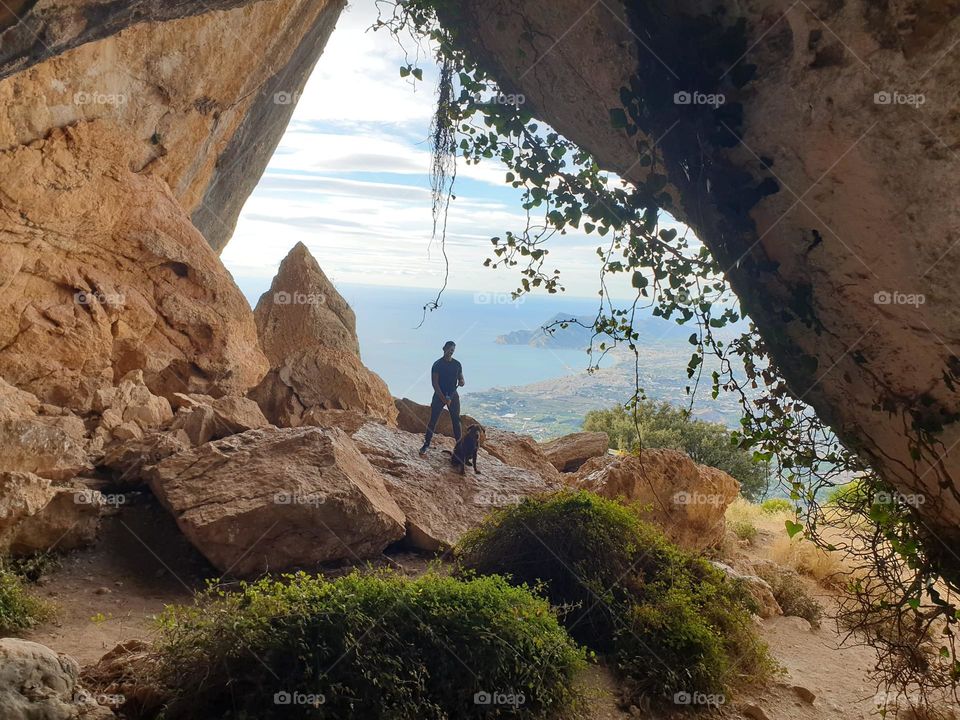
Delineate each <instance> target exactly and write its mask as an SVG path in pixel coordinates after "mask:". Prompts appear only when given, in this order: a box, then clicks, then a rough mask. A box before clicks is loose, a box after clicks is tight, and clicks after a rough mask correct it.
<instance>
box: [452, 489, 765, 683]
mask: <svg viewBox="0 0 960 720" xmlns="http://www.w3.org/2000/svg"><path fill="white" fill-rule="evenodd" d="M456 555H457V564H458V570H457V572H458V573H461V574H462V573H474V572H476V573H483V574H493V573H495V574H502V575H505V576H508V577H509V578H510V579H511V581H512V582H514V583H523V584H531V583H536V582H538V581H539V582H541V583H542V587H543V590H544V592H546V594H547V596H548V597H549V599H550V601H551V603H552V604H553V605H554V606H556V607H557V608H559V610H560V612H561V620H562V621H563V623H564V625H566V627H567V629H568V631H569V632H570V634H571V635H573V637H574V638H576V639H578V640H580V641H581V642H583V643H584V644H586V645H587V646H588V647H590V648H592V649H594V650H597V651H599V652H603V653H607V654H609V655H610V656H611V657H612V659H613V660H614V661H615V663H616V665H617V666H618V667H619V669H620V670H621V672H622V673H623V675H624V679H625V681H626V682H625V684H626V685H627V687H628V688H629V692H630V694H632V695H634V696H637V697H639V696H646V697H649V698H650V699H651V700H654V701H661V702H664V701H669V700H671V699H672V696H673V694H674V693H677V692H706V693H714V692H717V691H718V689H721V688H727V687H728V686H729V685H730V684H731V678H730V677H729V675H728V671H729V669H730V668H731V667H732V665H733V663H734V662H736V663H737V664H738V666H739V667H738V670H740V671H742V672H746V673H748V674H753V675H754V676H756V677H763V676H764V675H766V674H767V673H768V672H769V671H770V670H771V669H772V663H771V661H770V660H769V657H768V655H767V651H766V647H765V645H764V644H763V643H762V642H761V641H760V640H758V639H757V637H756V635H755V634H754V632H753V629H752V621H751V619H750V608H751V607H752V601H751V600H750V599H749V595H748V593H747V592H746V591H745V589H744V588H743V587H742V586H741V585H739V584H735V583H732V582H731V581H729V580H727V579H726V577H725V576H724V575H723V574H722V573H720V572H719V571H718V570H716V569H714V568H713V567H712V566H711V565H710V564H709V563H707V562H706V561H705V560H703V559H702V558H699V557H695V556H693V555H691V554H689V553H686V552H684V551H683V550H681V549H680V548H678V547H676V546H675V545H673V544H671V543H670V542H669V541H668V540H667V539H666V538H665V537H664V535H663V534H662V533H661V532H660V531H659V530H657V529H656V528H654V527H653V526H651V525H649V524H647V523H645V522H644V521H642V520H641V519H640V517H639V515H638V514H637V512H636V510H635V509H634V508H632V507H628V506H624V505H621V504H619V503H617V502H614V501H611V500H605V499H603V498H600V497H598V496H596V495H593V494H591V493H588V492H573V491H563V492H560V493H557V494H555V495H551V496H546V497H541V498H534V499H527V500H525V501H524V502H522V503H521V504H520V505H517V506H514V507H510V508H506V509H503V510H499V511H496V512H495V513H493V514H491V515H490V516H488V517H487V519H486V520H485V521H484V522H483V523H482V524H481V525H480V527H478V528H476V529H475V530H473V531H471V532H470V533H468V534H467V535H466V536H464V538H463V539H462V540H461V541H460V543H459V544H458V546H457V548H456Z"/></svg>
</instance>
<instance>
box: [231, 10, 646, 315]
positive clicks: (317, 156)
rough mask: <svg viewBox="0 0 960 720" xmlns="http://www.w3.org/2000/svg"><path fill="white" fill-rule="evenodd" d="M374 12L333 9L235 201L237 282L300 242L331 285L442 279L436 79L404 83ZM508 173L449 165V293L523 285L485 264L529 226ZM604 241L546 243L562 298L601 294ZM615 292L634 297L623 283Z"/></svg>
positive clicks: (579, 236)
mask: <svg viewBox="0 0 960 720" xmlns="http://www.w3.org/2000/svg"><path fill="white" fill-rule="evenodd" d="M375 20H376V9H375V6H374V0H355V1H354V2H352V3H351V4H350V6H349V7H348V8H347V9H346V10H345V11H344V13H343V14H342V15H341V17H340V20H339V22H338V23H337V28H336V30H335V31H334V32H333V34H332V36H331V37H330V40H329V42H328V43H327V46H326V48H325V50H324V52H323V54H322V56H321V57H320V59H319V61H318V63H317V66H316V68H315V69H314V71H313V74H312V75H311V77H310V79H309V80H308V82H307V84H306V87H305V88H304V91H303V92H302V94H301V95H300V97H299V100H298V103H297V106H296V110H295V112H294V115H293V118H292V120H291V122H290V125H289V126H288V128H287V131H286V133H285V134H284V136H283V138H282V139H281V141H280V144H279V146H278V148H277V150H276V152H275V154H274V156H273V158H272V159H271V161H270V163H269V165H268V167H267V169H266V172H265V173H264V175H263V177H262V178H261V180H260V182H259V184H258V185H257V187H256V189H255V190H254V192H253V193H252V194H251V196H250V197H249V198H248V200H247V202H246V204H245V205H244V208H243V210H242V212H241V214H240V218H239V221H238V223H237V229H236V232H235V234H234V236H233V238H232V239H231V240H230V243H229V244H228V245H227V247H226V249H225V250H224V252H223V254H222V256H221V257H222V259H223V262H224V263H225V264H226V266H227V268H228V269H229V270H230V271H231V272H232V273H233V275H234V277H235V278H236V279H237V281H238V283H239V284H240V285H241V287H244V286H248V287H249V286H251V285H266V284H268V283H269V279H270V278H272V277H273V275H274V274H275V272H276V269H277V266H278V265H279V263H280V261H281V260H282V259H283V257H284V256H285V255H286V253H287V252H288V251H289V249H290V248H291V247H292V246H293V245H294V244H296V243H297V242H303V243H304V244H305V245H306V246H307V247H308V248H309V249H310V251H311V252H312V253H313V255H314V257H316V259H317V261H318V262H319V263H320V265H321V267H322V268H323V269H324V272H326V274H327V275H328V276H329V277H330V278H331V280H332V281H333V282H334V283H335V284H336V283H359V284H370V285H381V286H383V285H388V286H399V287H420V288H428V289H433V290H436V289H439V288H440V287H441V285H442V283H443V275H444V267H445V266H444V260H443V255H442V252H441V249H440V246H439V242H438V241H436V240H433V241H432V238H431V231H432V212H431V206H432V203H431V197H430V183H429V167H430V161H431V154H430V147H429V143H428V140H427V138H428V135H429V126H430V119H431V116H432V113H433V110H434V103H435V81H436V76H437V74H436V72H435V68H434V67H433V65H432V61H431V59H430V58H426V59H425V60H424V61H423V63H422V66H423V67H424V82H419V83H416V84H414V83H413V82H412V79H411V78H409V77H408V78H401V77H400V72H399V68H400V66H401V65H405V64H406V62H407V61H406V59H405V56H404V54H403V50H402V49H401V48H400V47H399V46H398V44H397V43H396V41H395V40H394V38H393V37H392V36H390V35H389V34H388V33H387V32H386V31H385V30H381V31H378V32H374V31H373V30H369V28H370V26H371V25H372V24H373V22H374V21H375ZM505 173H506V168H504V167H503V166H502V165H500V164H499V162H497V161H494V160H490V161H485V162H484V163H481V164H480V165H467V164H466V163H464V162H462V161H461V162H460V163H459V165H458V171H457V181H456V186H455V189H454V194H455V195H456V199H455V200H454V201H453V202H452V203H451V206H450V214H449V219H448V229H447V240H446V252H447V255H448V257H449V261H450V278H449V283H448V287H449V288H450V289H453V290H466V291H472V292H490V293H508V292H509V291H511V290H513V289H515V288H516V287H517V286H518V285H519V280H520V266H519V265H518V266H516V267H514V268H507V269H491V268H485V267H483V261H484V259H486V258H488V257H491V256H492V252H491V249H492V246H491V244H490V238H491V237H493V236H503V234H504V233H505V231H506V230H514V231H519V230H521V229H522V228H523V227H524V224H525V220H524V217H523V213H522V210H521V207H520V202H521V201H520V192H519V191H518V190H515V189H514V188H512V187H510V186H509V185H507V184H506V181H505V179H504V175H505ZM600 242H601V241H600V239H599V238H597V237H596V236H587V235H585V234H583V233H578V232H573V233H570V234H567V235H565V236H560V235H555V236H554V237H553V238H552V239H551V240H550V243H549V245H548V249H549V250H550V255H549V256H548V267H547V268H546V269H547V270H548V271H552V270H553V269H554V268H555V267H556V268H559V269H560V270H561V278H562V283H563V285H564V286H565V287H566V294H567V295H568V296H577V297H596V296H597V291H598V289H599V271H600V260H599V258H598V256H597V254H596V249H597V246H598V244H600ZM611 289H612V290H613V291H614V294H615V295H619V296H620V297H624V298H625V297H627V296H628V295H629V294H630V293H629V288H628V282H627V280H626V278H623V283H622V284H619V283H614V286H613V287H612V288H611Z"/></svg>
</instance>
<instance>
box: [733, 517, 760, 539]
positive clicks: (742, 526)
mask: <svg viewBox="0 0 960 720" xmlns="http://www.w3.org/2000/svg"><path fill="white" fill-rule="evenodd" d="M729 528H730V529H731V530H732V531H733V534H734V535H736V536H737V537H738V538H739V539H740V540H746V541H747V542H750V543H752V542H753V541H754V540H756V539H757V526H756V525H754V524H753V523H752V522H750V521H749V520H733V521H731V522H730V523H729Z"/></svg>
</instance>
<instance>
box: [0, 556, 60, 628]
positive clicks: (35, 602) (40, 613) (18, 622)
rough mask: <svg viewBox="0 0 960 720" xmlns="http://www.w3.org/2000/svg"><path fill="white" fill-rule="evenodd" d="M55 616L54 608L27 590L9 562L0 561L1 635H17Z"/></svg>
mask: <svg viewBox="0 0 960 720" xmlns="http://www.w3.org/2000/svg"><path fill="white" fill-rule="evenodd" d="M53 615H54V606H53V605H52V604H51V603H49V602H47V601H45V600H42V599H40V598H38V597H36V596H34V595H33V594H31V593H30V591H29V590H28V589H27V587H26V585H25V583H24V580H23V579H22V577H21V576H20V575H19V574H17V573H16V572H14V571H13V570H12V569H11V568H10V567H9V565H8V564H7V561H0V635H16V634H18V633H20V632H22V631H24V630H29V629H30V628H32V627H35V626H36V625H37V624H39V623H41V622H43V621H45V620H49V619H50V618H51V617H52V616H53Z"/></svg>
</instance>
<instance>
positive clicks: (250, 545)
mask: <svg viewBox="0 0 960 720" xmlns="http://www.w3.org/2000/svg"><path fill="white" fill-rule="evenodd" d="M146 477H147V480H148V482H149V484H150V488H151V489H152V490H153V493H154V495H156V496H157V498H158V499H159V500H160V502H161V503H162V504H163V506H164V507H166V508H167V509H168V510H169V511H170V512H171V513H172V514H173V516H174V518H175V519H176V521H177V524H178V525H179V526H180V529H181V530H182V531H183V532H184V534H185V535H186V536H187V538H188V539H189V540H190V542H192V543H193V544H194V546H196V548H197V549H198V550H200V552H201V553H203V554H204V555H205V556H206V557H207V559H209V560H210V562H211V563H213V565H215V566H216V567H217V568H218V569H219V570H221V571H222V572H223V573H224V574H228V573H229V574H232V575H236V576H251V575H256V574H258V573H262V572H266V571H268V570H269V571H271V572H272V571H279V570H285V569H289V568H294V567H314V566H316V565H317V564H318V563H325V562H332V561H340V560H349V561H352V562H354V561H357V560H360V559H365V558H370V557H375V556H376V555H378V554H379V553H380V552H381V551H382V550H383V549H384V548H385V547H386V546H387V545H389V544H390V543H392V542H394V541H396V540H399V539H400V538H402V537H403V534H404V515H403V512H402V511H401V510H400V508H398V507H397V504H396V502H394V500H393V499H392V498H391V497H390V495H389V494H388V493H387V490H386V488H385V487H384V484H383V480H382V479H381V476H380V474H379V473H378V472H377V471H376V470H375V469H374V468H373V467H371V465H370V463H369V462H367V460H366V459H365V458H364V457H363V456H362V455H361V454H360V452H359V451H358V450H357V448H356V446H355V445H354V443H353V442H352V441H351V440H350V438H349V436H347V435H346V434H345V433H344V432H343V431H341V430H337V429H330V430H322V429H320V428H315V427H303V428H284V429H278V428H267V429H261V430H249V431H247V432H244V433H240V434H238V435H232V436H230V437H228V438H224V439H223V440H217V441H214V442H210V443H207V444H205V445H201V446H200V447H198V448H193V449H190V450H187V451H185V452H181V453H178V454H176V455H173V456H171V457H168V458H166V459H164V460H162V461H160V462H159V463H157V464H156V465H153V466H151V467H150V468H149V469H148V470H147V471H146Z"/></svg>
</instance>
